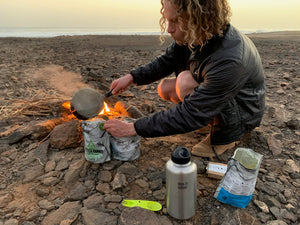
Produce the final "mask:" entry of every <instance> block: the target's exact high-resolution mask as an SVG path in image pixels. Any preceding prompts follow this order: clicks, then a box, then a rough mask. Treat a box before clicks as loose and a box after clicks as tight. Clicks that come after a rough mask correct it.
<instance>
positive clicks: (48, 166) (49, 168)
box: [45, 160, 56, 173]
mask: <svg viewBox="0 0 300 225" xmlns="http://www.w3.org/2000/svg"><path fill="white" fill-rule="evenodd" d="M55 167H56V162H55V161H54V160H51V161H48V162H47V163H46V165H45V172H46V173H48V172H50V171H53V170H54V169H55Z"/></svg>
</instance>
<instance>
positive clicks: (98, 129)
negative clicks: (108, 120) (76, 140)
mask: <svg viewBox="0 0 300 225" xmlns="http://www.w3.org/2000/svg"><path fill="white" fill-rule="evenodd" d="M104 123H105V121H104V120H99V119H94V120H87V121H82V131H83V139H84V153H85V158H86V160H87V161H90V162H93V163H104V162H107V161H110V160H111V149H110V135H109V134H108V133H107V132H106V131H105V130H104V129H103V124H104Z"/></svg>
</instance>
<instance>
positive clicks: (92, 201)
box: [83, 193, 104, 209]
mask: <svg viewBox="0 0 300 225" xmlns="http://www.w3.org/2000/svg"><path fill="white" fill-rule="evenodd" d="M103 199H104V196H103V195H101V194H99V193H96V194H93V195H91V196H89V197H88V198H87V199H85V200H83V205H84V207H86V208H87V209H93V208H95V209H97V208H100V207H102V205H103V204H104V200H103Z"/></svg>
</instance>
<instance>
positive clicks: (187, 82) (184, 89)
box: [176, 70, 199, 100]
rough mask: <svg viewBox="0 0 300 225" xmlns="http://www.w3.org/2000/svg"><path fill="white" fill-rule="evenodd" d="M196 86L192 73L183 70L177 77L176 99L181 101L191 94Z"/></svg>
mask: <svg viewBox="0 0 300 225" xmlns="http://www.w3.org/2000/svg"><path fill="white" fill-rule="evenodd" d="M198 85H199V83H198V82H197V81H196V80H195V79H194V78H193V76H192V73H191V72H190V71H189V70H185V71H183V72H181V73H180V74H179V75H178V76H177V81H176V93H177V95H178V97H179V98H180V99H181V100H183V99H184V97H185V96H186V95H188V94H191V93H192V92H193V90H194V88H195V87H197V86H198Z"/></svg>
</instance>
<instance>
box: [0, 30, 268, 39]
mask: <svg viewBox="0 0 300 225" xmlns="http://www.w3.org/2000/svg"><path fill="white" fill-rule="evenodd" d="M242 32H243V33H245V34H249V33H264V32H271V30H242ZM73 35H160V30H159V28H57V27H48V28H44V27H0V37H32V38H43V37H44V38H46V37H57V36H73Z"/></svg>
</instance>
